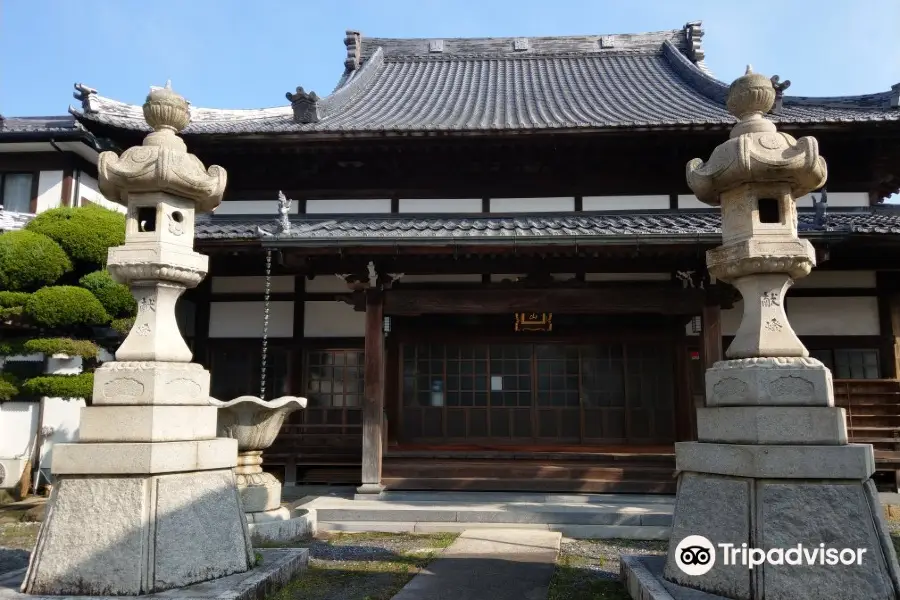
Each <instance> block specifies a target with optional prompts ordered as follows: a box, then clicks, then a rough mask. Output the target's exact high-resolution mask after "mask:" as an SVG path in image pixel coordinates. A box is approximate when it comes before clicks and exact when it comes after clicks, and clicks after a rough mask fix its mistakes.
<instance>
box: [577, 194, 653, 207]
mask: <svg viewBox="0 0 900 600" xmlns="http://www.w3.org/2000/svg"><path fill="white" fill-rule="evenodd" d="M668 208H669V197H668V196H585V197H584V198H582V199H581V210H584V211H589V210H651V209H652V210H667V209H668Z"/></svg>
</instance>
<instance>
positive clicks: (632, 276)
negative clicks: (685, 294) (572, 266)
mask: <svg viewBox="0 0 900 600" xmlns="http://www.w3.org/2000/svg"><path fill="white" fill-rule="evenodd" d="M671 279H672V276H671V275H670V274H669V273H585V274H584V280H585V281H671Z"/></svg>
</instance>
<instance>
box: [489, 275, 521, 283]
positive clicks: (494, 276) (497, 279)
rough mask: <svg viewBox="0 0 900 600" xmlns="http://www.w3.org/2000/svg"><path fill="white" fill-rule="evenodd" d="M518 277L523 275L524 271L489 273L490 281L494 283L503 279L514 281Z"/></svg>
mask: <svg viewBox="0 0 900 600" xmlns="http://www.w3.org/2000/svg"><path fill="white" fill-rule="evenodd" d="M519 277H525V274H524V273H519V274H518V275H516V274H510V273H491V281H493V282H494V283H496V282H499V281H503V280H504V279H509V280H510V281H515V280H516V279H518V278H519Z"/></svg>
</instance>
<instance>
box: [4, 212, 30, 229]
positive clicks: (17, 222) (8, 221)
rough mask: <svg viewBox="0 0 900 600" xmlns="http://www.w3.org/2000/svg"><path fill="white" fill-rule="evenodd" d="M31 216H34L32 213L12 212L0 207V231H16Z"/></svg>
mask: <svg viewBox="0 0 900 600" xmlns="http://www.w3.org/2000/svg"><path fill="white" fill-rule="evenodd" d="M32 218H34V215H32V214H29V213H20V212H13V211H11V210H3V209H2V208H0V232H3V231H18V230H19V229H22V228H23V227H25V226H26V225H27V224H28V221H30V220H31V219H32Z"/></svg>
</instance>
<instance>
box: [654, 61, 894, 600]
mask: <svg viewBox="0 0 900 600" xmlns="http://www.w3.org/2000/svg"><path fill="white" fill-rule="evenodd" d="M774 101H775V90H774V88H773V86H772V83H771V81H770V80H769V79H768V78H766V77H764V76H762V75H758V74H755V73H753V72H752V71H751V70H750V68H749V67H748V69H747V73H746V74H745V75H744V76H743V77H740V78H738V79H737V80H736V81H735V82H734V83H733V84H732V85H731V88H730V90H729V94H728V101H727V106H728V110H729V112H731V114H733V115H734V116H735V117H736V118H737V119H738V122H737V124H736V125H735V126H734V128H733V129H732V131H731V135H730V139H728V141H726V142H724V143H723V144H721V145H720V146H718V147H717V148H716V149H715V150H714V151H713V153H712V156H711V157H710V159H709V160H708V161H706V162H704V161H702V160H700V159H694V160H692V161H690V162H689V163H688V165H687V181H688V184H689V185H690V187H691V189H692V190H693V191H694V193H695V194H696V196H697V197H698V198H699V199H700V200H702V201H704V202H706V203H708V204H711V205H715V206H721V209H722V245H721V246H719V247H718V248H715V249H713V250H710V251H708V252H707V256H706V260H707V266H708V268H709V272H710V274H711V275H712V276H714V277H716V278H717V279H721V280H723V281H725V282H728V283H732V284H733V285H734V286H735V287H737V289H738V290H739V291H740V293H741V295H742V296H743V304H744V312H743V318H742V321H741V324H740V327H739V329H738V331H737V333H736V334H735V337H734V341H733V342H732V344H731V346H730V347H729V348H728V351H727V353H726V356H727V358H728V359H729V360H724V361H721V362H717V363H716V364H715V365H714V366H713V367H712V368H711V369H709V370H708V371H707V373H706V406H705V407H703V408H700V409H698V414H697V437H698V441H697V442H680V443H677V444H676V449H675V452H676V470H677V472H678V473H679V481H678V495H677V500H676V505H675V514H674V519H673V527H672V536H671V539H670V543H669V555H668V557H667V559H666V562H665V568H664V577H665V579H666V580H667V581H666V584H665V585H671V584H672V583H675V584H678V585H680V586H685V587H689V588H694V589H698V590H703V591H705V592H708V593H711V594H715V595H717V596H714V597H725V598H735V599H741V600H751V599H753V600H761V599H762V598H766V599H773V598H785V599H788V598H816V599H817V600H839V599H840V600H851V599H854V600H856V599H858V600H862V599H870V598H895V599H896V598H900V577H898V566H897V559H896V556H895V554H894V550H893V547H892V545H891V542H890V538H889V537H888V534H887V531H886V529H885V526H884V522H883V517H882V514H881V507H880V503H879V498H878V494H877V492H876V489H875V485H874V483H873V482H872V480H871V476H872V474H873V472H874V470H875V466H874V454H873V451H872V446H871V445H868V444H848V443H847V427H846V418H845V414H844V409H842V408H837V407H835V406H834V394H833V386H832V380H831V372H830V371H829V370H828V369H827V368H826V367H825V366H824V365H823V364H822V363H821V362H819V361H817V360H815V359H812V358H810V357H809V353H808V351H807V350H806V348H805V347H804V346H803V344H802V343H801V342H800V340H799V339H798V338H797V336H796V334H795V333H794V331H793V329H792V328H791V326H790V323H789V322H788V319H787V315H786V313H785V310H784V296H785V293H786V292H787V290H788V288H789V287H790V285H791V284H792V283H793V282H794V280H795V279H798V278H800V277H804V276H806V275H808V274H809V272H810V269H812V267H813V266H814V265H815V254H814V252H813V248H812V245H811V244H810V243H809V241H807V240H803V239H800V238H799V237H798V235H797V212H796V199H797V198H799V197H800V196H803V195H805V194H807V193H809V192H811V191H813V190H815V189H818V188H820V187H822V186H823V185H824V184H825V180H826V178H827V169H826V165H825V160H824V159H823V158H822V157H821V156H820V155H819V150H818V144H817V142H816V140H815V139H814V138H812V137H804V138H801V139H800V140H796V139H794V138H793V137H791V136H790V135H788V134H786V133H781V132H778V131H777V130H776V127H775V124H774V123H772V122H771V121H769V120H768V119H767V118H766V116H765V115H766V114H767V113H768V112H769V110H770V109H771V108H772V105H773V102H774ZM697 536H700V538H698V537H697ZM729 544H730V545H732V546H731V548H733V549H737V551H738V552H737V554H729V555H728V556H727V557H726V556H725V553H726V552H729V551H728V550H726V546H724V545H729ZM798 544H801V545H802V546H803V547H804V548H806V549H808V550H809V551H813V550H821V551H822V552H824V551H825V550H827V549H832V548H833V549H836V550H842V549H847V548H849V549H853V550H856V549H861V550H863V551H864V552H863V554H862V560H861V562H859V563H857V562H856V561H854V562H853V564H844V563H843V562H841V563H839V564H838V565H837V566H835V565H829V564H828V563H827V562H822V563H819V562H818V561H817V562H815V564H811V565H807V564H805V563H804V564H803V565H802V566H798V565H796V564H791V563H790V562H786V561H785V560H784V555H782V563H781V564H764V565H757V566H756V568H754V569H749V568H748V566H747V565H746V563H744V564H741V562H740V560H741V559H740V556H741V554H740V551H741V550H742V549H758V550H762V551H763V552H767V553H768V552H769V551H770V550H773V549H782V550H788V549H791V548H796V547H797V545H798ZM699 546H703V547H704V548H708V549H710V550H711V551H712V552H713V556H714V559H713V561H712V563H709V562H708V561H707V562H703V564H701V563H700V562H699V559H698V560H693V559H692V557H694V558H696V557H698V556H700V554H698V552H700V551H699V550H698V547H699ZM745 554H746V551H745ZM708 556H709V555H703V556H702V557H703V558H706V557H708ZM775 556H776V561H777V554H776V555H775ZM692 561H693V562H692ZM735 561H737V564H735ZM673 595H674V594H673ZM641 597H642V598H643V597H644V596H641ZM667 597H671V596H667ZM677 597H681V596H677Z"/></svg>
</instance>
